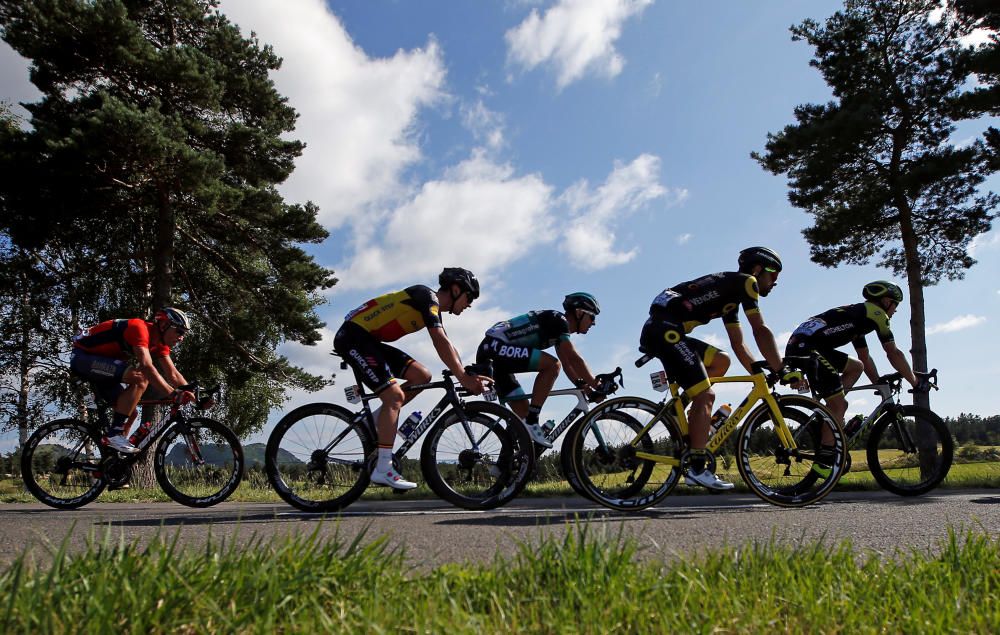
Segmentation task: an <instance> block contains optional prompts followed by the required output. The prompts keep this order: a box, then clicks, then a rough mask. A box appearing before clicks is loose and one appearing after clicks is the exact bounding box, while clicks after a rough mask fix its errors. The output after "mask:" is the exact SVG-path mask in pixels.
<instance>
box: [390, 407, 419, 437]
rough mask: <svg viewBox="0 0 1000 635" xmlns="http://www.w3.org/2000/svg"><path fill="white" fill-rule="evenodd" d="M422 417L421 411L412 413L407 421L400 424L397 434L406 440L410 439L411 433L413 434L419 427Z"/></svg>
mask: <svg viewBox="0 0 1000 635" xmlns="http://www.w3.org/2000/svg"><path fill="white" fill-rule="evenodd" d="M420 417H421V415H420V411H419V410H416V411H414V412H412V413H410V416H409V417H407V418H406V421H404V422H403V423H401V424H399V428H397V429H396V434H398V435H399V436H401V437H402V438H404V439H405V438H407V437H409V436H410V433H411V432H413V429H414V428H416V427H417V424H418V423H420Z"/></svg>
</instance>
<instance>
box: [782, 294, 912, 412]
mask: <svg viewBox="0 0 1000 635" xmlns="http://www.w3.org/2000/svg"><path fill="white" fill-rule="evenodd" d="M861 295H862V297H864V299H865V301H864V302H859V303H857V304H849V305H847V306H842V307H838V308H835V309H830V310H829V311H826V312H824V313H820V314H819V315H815V316H813V317H811V318H809V319H808V320H806V321H805V322H803V323H802V324H800V325H799V326H798V328H796V329H795V331H793V332H792V336H791V338H790V339H789V340H788V345H787V346H786V347H785V355H801V356H814V357H815V358H816V362H817V363H816V364H815V365H814V366H812V368H809V369H807V377H808V379H809V382H810V383H811V384H812V387H813V390H814V391H815V393H816V396H817V397H819V398H820V399H823V400H824V401H826V404H827V405H828V406H829V407H830V410H831V411H832V412H833V414H834V415H836V416H837V419H838V421H839V422H840V423H841V424H843V423H844V414H845V413H846V412H847V398H846V397H845V396H844V391H845V390H846V389H849V388H850V387H851V386H853V385H854V383H855V382H856V381H857V380H858V378H859V377H861V372H862V371H864V373H865V375H867V376H868V378H869V379H870V380H872V382H873V383H874V382H877V381H878V377H879V374H878V371H877V370H876V368H875V362H874V361H873V360H872V358H871V355H869V354H868V342H866V341H865V335H867V334H868V333H871V332H872V331H875V333H876V334H877V335H878V339H879V341H880V342H881V343H882V348H883V349H884V350H885V354H886V356H887V357H888V358H889V363H890V364H892V367H893V368H895V369H896V370H897V371H898V372H899V374H900V375H902V376H903V378H904V379H905V380H906V381H908V382H909V383H910V385H911V386H913V387H914V389H917V390H926V387H925V386H923V385H921V382H920V381H918V380H917V377H916V376H915V375H914V374H913V370H911V369H910V365H909V363H907V361H906V355H904V354H903V352H902V351H901V350H899V349H898V348H896V343H895V341H894V339H893V336H892V331H891V330H889V319H890V318H891V317H892V315H893V313H895V312H896V307H898V306H899V303H900V302H902V301H903V290H902V289H900V288H899V287H898V286H896V285H895V284H893V283H891V282H887V281H885V280H876V281H875V282H869V283H868V284H866V285H865V286H864V288H863V289H862V291H861ZM848 342H850V343H852V344H854V350H856V351H857V353H858V358H859V359H853V358H851V357H849V356H848V355H847V354H846V353H844V352H842V351H838V350H836V349H838V348H840V347H841V346H845V345H846V344H847V343H848Z"/></svg>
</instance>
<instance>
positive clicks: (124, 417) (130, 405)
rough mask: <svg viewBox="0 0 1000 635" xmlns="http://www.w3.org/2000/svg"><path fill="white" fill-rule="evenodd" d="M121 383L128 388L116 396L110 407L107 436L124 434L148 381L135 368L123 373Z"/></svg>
mask: <svg viewBox="0 0 1000 635" xmlns="http://www.w3.org/2000/svg"><path fill="white" fill-rule="evenodd" d="M121 381H122V383H123V384H128V387H127V388H126V389H125V390H124V391H123V392H122V394H120V395H118V398H117V399H116V400H115V405H114V406H113V407H112V412H113V414H112V419H111V429H110V430H109V431H108V436H116V435H120V434H123V433H124V430H125V423H126V422H130V420H131V419H132V417H133V414H134V413H135V409H136V406H138V405H139V400H140V399H142V394H143V393H144V392H146V388H147V387H149V379H148V378H147V377H146V375H145V374H144V373H143V372H142V371H140V370H138V369H135V368H130V369H128V370H127V371H125V374H124V375H122V379H121Z"/></svg>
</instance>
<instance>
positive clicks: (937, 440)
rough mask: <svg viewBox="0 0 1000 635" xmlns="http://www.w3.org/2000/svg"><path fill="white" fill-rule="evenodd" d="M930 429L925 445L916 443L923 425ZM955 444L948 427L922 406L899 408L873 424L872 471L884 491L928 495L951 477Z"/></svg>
mask: <svg viewBox="0 0 1000 635" xmlns="http://www.w3.org/2000/svg"><path fill="white" fill-rule="evenodd" d="M922 422H923V423H926V425H927V426H928V427H927V428H926V431H927V432H928V433H929V438H927V439H926V443H925V444H919V443H917V442H916V441H915V439H916V438H917V437H918V436H919V429H918V428H919V426H920V425H921V423H922ZM954 453H955V442H954V440H953V439H952V437H951V433H950V432H949V431H948V426H947V425H945V423H944V421H942V420H941V417H939V416H938V415H937V414H936V413H934V412H933V411H931V410H928V409H927V408H924V407H922V406H913V405H910V406H899V407H898V410H894V411H890V412H886V413H885V414H883V415H882V416H881V417H879V418H878V419H877V420H876V421H875V423H873V424H872V429H871V433H870V434H869V436H868V445H867V447H866V455H867V457H868V469H869V470H871V473H872V476H873V477H875V480H876V481H877V482H878V484H879V485H881V486H882V487H883V488H884V489H886V490H888V491H890V492H892V493H893V494H897V495H899V496H919V495H921V494H926V493H927V492H929V491H931V490H932V489H934V488H935V487H937V486H938V485H940V484H941V481H943V480H944V479H945V477H946V476H948V471H949V470H950V469H951V463H952V460H953V459H954Z"/></svg>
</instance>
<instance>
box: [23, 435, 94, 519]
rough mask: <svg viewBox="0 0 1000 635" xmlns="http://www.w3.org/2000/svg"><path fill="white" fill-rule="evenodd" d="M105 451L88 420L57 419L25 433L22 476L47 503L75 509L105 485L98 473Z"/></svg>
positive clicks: (84, 503) (30, 488)
mask: <svg viewBox="0 0 1000 635" xmlns="http://www.w3.org/2000/svg"><path fill="white" fill-rule="evenodd" d="M107 453H108V450H106V449H105V447H104V446H103V445H102V444H101V435H100V433H99V432H98V431H97V430H96V429H94V428H93V427H92V426H91V425H90V424H88V423H86V422H84V421H81V420H79V419H57V420H56V421H51V422H49V423H46V424H44V425H42V426H41V427H40V428H38V429H37V430H35V431H34V432H33V433H32V434H31V436H30V437H28V440H27V441H26V442H25V444H24V447H23V448H22V450H21V478H22V480H23V481H24V485H25V487H27V488H28V491H29V492H31V495H32V496H34V497H35V498H37V499H38V500H39V501H41V502H42V503H45V504H46V505H48V506H49V507H54V508H56V509H76V508H77V507H82V506H83V505H86V504H87V503H89V502H91V501H93V500H94V499H96V498H97V497H98V496H100V495H101V492H103V491H104V489H105V487H107V482H106V481H105V480H104V479H103V478H102V477H101V476H100V474H101V472H100V469H101V467H100V465H101V461H102V460H103V458H104V457H105V456H106V455H107ZM56 455H58V456H56ZM49 468H51V469H49Z"/></svg>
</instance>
